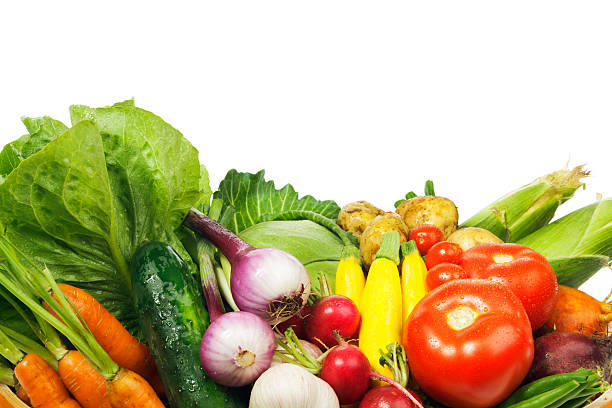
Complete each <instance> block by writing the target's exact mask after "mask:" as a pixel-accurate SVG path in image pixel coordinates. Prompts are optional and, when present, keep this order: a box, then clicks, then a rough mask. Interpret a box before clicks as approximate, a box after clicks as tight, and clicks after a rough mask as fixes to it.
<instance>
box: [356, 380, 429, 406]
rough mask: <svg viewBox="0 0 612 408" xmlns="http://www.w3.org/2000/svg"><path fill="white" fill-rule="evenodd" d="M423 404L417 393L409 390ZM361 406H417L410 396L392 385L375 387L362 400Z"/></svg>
mask: <svg viewBox="0 0 612 408" xmlns="http://www.w3.org/2000/svg"><path fill="white" fill-rule="evenodd" d="M408 392H409V393H410V394H412V396H413V397H414V398H415V399H416V400H417V401H419V402H420V403H421V405H423V400H422V399H421V397H419V396H418V395H417V394H416V393H414V392H413V391H411V390H408ZM359 408H417V406H416V404H415V403H414V402H412V400H411V399H410V398H408V397H407V396H406V395H404V394H403V393H402V392H401V391H400V390H398V389H397V388H395V387H394V386H392V385H385V386H382V387H374V388H372V389H371V390H370V391H368V392H367V393H366V395H365V396H364V397H363V399H362V400H361V403H360V404H359Z"/></svg>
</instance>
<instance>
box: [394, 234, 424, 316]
mask: <svg viewBox="0 0 612 408" xmlns="http://www.w3.org/2000/svg"><path fill="white" fill-rule="evenodd" d="M400 248H401V253H402V278H401V279H402V303H403V307H402V316H403V322H404V323H405V322H406V319H408V316H410V313H411V312H412V309H414V307H415V306H416V304H417V303H419V301H420V300H421V299H423V297H425V295H426V294H427V291H428V290H427V281H426V278H427V267H426V266H425V262H424V261H423V258H422V257H421V254H420V253H419V250H418V249H417V246H416V243H415V242H414V241H409V242H405V243H403V244H402V245H401V246H400Z"/></svg>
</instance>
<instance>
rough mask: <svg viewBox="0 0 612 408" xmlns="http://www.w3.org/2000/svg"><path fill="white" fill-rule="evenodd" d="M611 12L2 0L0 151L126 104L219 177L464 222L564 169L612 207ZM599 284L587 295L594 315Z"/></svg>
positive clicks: (574, 6)
mask: <svg viewBox="0 0 612 408" xmlns="http://www.w3.org/2000/svg"><path fill="white" fill-rule="evenodd" d="M611 21H612V2H610V1H609V0H606V1H572V2H569V1H559V0H556V1H535V0H529V1H507V2H500V1H492V0H487V1H449V2H444V1H423V2H408V1H401V2H392V1H371V2H365V1H341V2H339V1H330V0H326V1H302V2H296V1H288V0H283V1H253V0H251V1H245V2H238V1H218V2H176V1H175V2H170V1H163V2H156V1H147V2H136V1H134V2H130V1H126V0H124V1H121V2H118V1H110V0H107V1H96V2H84V1H74V2H65V1H52V2H51V1H47V2H31V1H13V2H2V5H1V6H0V47H1V49H0V94H1V97H0V142H1V144H4V143H6V142H8V141H11V140H13V139H15V138H17V137H18V136H20V135H22V134H23V133H24V132H25V129H24V128H23V127H22V125H21V123H20V120H19V119H20V117H21V116H22V115H28V116H40V115H51V116H53V117H56V118H57V119H60V120H63V121H65V122H66V123H67V122H68V121H69V120H68V111H67V108H68V106H69V105H70V104H76V103H80V104H89V105H95V106H102V105H109V104H112V103H113V102H116V101H119V100H123V99H128V98H132V97H133V98H135V100H136V103H137V104H138V105H139V106H141V107H143V108H146V109H148V110H151V111H153V112H155V113H157V114H159V115H160V116H162V117H163V118H164V119H166V120H167V121H168V122H170V123H171V124H172V125H174V126H175V127H176V128H178V129H179V130H181V131H182V132H183V133H184V134H185V136H186V137H187V138H188V139H190V140H191V141H192V142H193V144H194V145H195V146H196V147H197V148H198V149H199V151H200V158H201V161H202V162H203V163H204V164H206V166H207V167H208V169H209V171H210V174H211V179H212V185H213V188H215V187H216V186H217V184H218V182H219V181H220V180H221V179H222V178H223V177H224V175H225V173H226V172H227V170H229V169H231V168H236V169H239V170H241V171H251V172H254V171H257V170H259V169H266V175H267V177H268V178H270V179H273V180H275V181H276V182H277V185H278V186H280V185H283V184H285V183H288V182H289V183H291V184H292V185H293V186H294V187H295V189H296V190H297V191H298V192H300V193H302V194H307V193H308V194H312V195H314V196H315V197H317V198H319V199H334V200H336V201H337V202H338V203H339V204H340V205H343V204H346V203H348V202H350V201H354V200H358V199H366V200H369V201H371V202H372V203H374V204H375V205H377V206H379V207H382V208H385V209H392V208H393V207H392V206H393V202H394V201H395V200H396V199H398V198H400V197H401V196H403V195H404V194H405V193H406V192H407V191H410V190H415V191H417V192H419V191H420V190H421V189H422V186H423V184H424V182H425V180H427V179H432V180H434V181H435V185H436V191H437V193H438V194H440V195H444V196H447V197H450V198H452V199H453V200H454V201H455V202H456V203H457V205H458V207H459V211H460V215H461V219H462V220H463V219H466V218H467V217H469V216H470V215H472V214H473V213H474V212H475V211H477V210H479V209H480V208H482V207H483V206H484V205H486V204H488V203H489V202H491V201H493V200H494V199H495V198H497V197H499V196H500V195H501V194H503V193H505V192H507V191H509V190H511V189H514V188H516V187H519V186H521V185H523V184H526V183H528V182H530V181H531V180H532V179H534V178H536V177H538V176H540V175H544V174H546V173H548V172H550V171H553V170H556V169H559V168H561V167H563V166H565V165H566V164H568V163H569V165H570V166H574V165H577V164H582V163H586V164H587V166H588V168H589V169H590V170H591V171H592V176H591V177H590V178H589V179H588V183H587V188H586V190H581V191H578V192H577V194H576V197H575V198H574V199H572V200H571V201H570V202H569V203H567V204H566V205H564V206H563V207H562V208H561V209H560V211H559V214H560V215H562V214H565V213H567V212H569V211H571V210H573V209H576V208H579V207H582V206H584V205H586V204H589V203H591V202H592V201H594V200H595V197H596V193H601V194H603V195H604V196H610V195H612V183H611V182H610V180H611V179H612V160H610V151H611V148H612V141H611V135H612V47H611V46H612V23H611ZM611 277H612V272H611V271H610V270H605V271H601V272H600V273H598V274H597V275H596V276H595V278H593V279H591V281H590V282H588V283H587V284H586V285H585V286H584V287H583V289H585V290H587V291H588V292H589V293H592V294H594V295H595V296H596V297H598V298H600V299H603V298H604V297H605V296H606V295H607V294H608V292H609V291H610V288H612V279H611Z"/></svg>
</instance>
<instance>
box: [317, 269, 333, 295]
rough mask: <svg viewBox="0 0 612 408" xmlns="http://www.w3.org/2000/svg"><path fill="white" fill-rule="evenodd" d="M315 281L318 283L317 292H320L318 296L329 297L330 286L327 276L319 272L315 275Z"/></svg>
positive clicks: (330, 292)
mask: <svg viewBox="0 0 612 408" xmlns="http://www.w3.org/2000/svg"><path fill="white" fill-rule="evenodd" d="M317 280H318V281H319V290H320V292H321V293H320V295H321V297H322V298H324V297H327V296H331V295H332V290H331V286H330V285H329V279H327V276H326V275H325V273H324V272H319V273H318V274H317Z"/></svg>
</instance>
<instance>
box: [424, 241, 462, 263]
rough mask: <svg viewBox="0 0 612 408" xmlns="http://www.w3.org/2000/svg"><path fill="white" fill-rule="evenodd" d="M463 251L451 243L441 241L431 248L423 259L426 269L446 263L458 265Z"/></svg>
mask: <svg viewBox="0 0 612 408" xmlns="http://www.w3.org/2000/svg"><path fill="white" fill-rule="evenodd" d="M462 254H463V251H462V250H461V247H460V246H459V245H457V244H455V243H453V242H448V241H441V242H438V243H437V244H435V245H434V246H432V247H431V248H430V249H429V252H427V256H426V257H425V265H427V269H431V268H433V267H434V266H436V265H437V264H440V263H444V262H448V263H452V264H458V263H459V262H461V255H462Z"/></svg>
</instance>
